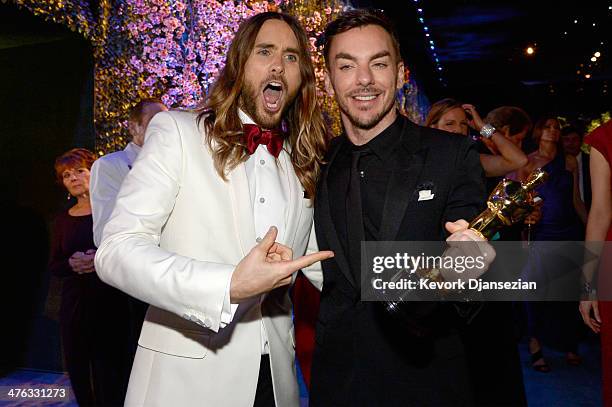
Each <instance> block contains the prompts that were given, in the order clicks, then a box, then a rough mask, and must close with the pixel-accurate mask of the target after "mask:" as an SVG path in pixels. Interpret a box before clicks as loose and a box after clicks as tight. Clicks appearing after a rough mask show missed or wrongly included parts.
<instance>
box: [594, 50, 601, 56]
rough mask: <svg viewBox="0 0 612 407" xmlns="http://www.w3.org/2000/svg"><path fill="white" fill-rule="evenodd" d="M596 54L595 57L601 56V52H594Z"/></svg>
mask: <svg viewBox="0 0 612 407" xmlns="http://www.w3.org/2000/svg"><path fill="white" fill-rule="evenodd" d="M593 55H594V56H595V58H599V57H600V56H601V52H599V51H597V52H596V53H595V54H593Z"/></svg>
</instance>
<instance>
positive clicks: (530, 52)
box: [525, 47, 535, 55]
mask: <svg viewBox="0 0 612 407" xmlns="http://www.w3.org/2000/svg"><path fill="white" fill-rule="evenodd" d="M525 52H526V53H527V55H533V53H534V52H535V50H534V49H533V47H527V49H526V50H525Z"/></svg>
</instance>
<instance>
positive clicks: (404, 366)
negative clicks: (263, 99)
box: [310, 116, 485, 407]
mask: <svg viewBox="0 0 612 407" xmlns="http://www.w3.org/2000/svg"><path fill="white" fill-rule="evenodd" d="M356 148H357V149H365V150H366V151H367V152H368V154H366V156H365V159H364V160H363V163H364V164H363V165H361V166H360V170H363V174H362V182H361V184H360V185H361V196H362V207H363V229H364V237H365V240H381V241H384V240H387V241H388V240H396V241H432V240H433V241H439V240H444V239H445V238H446V236H447V233H446V231H445V228H444V223H445V222H446V221H455V220H457V219H466V220H469V219H471V218H473V217H474V216H475V215H477V214H478V213H479V212H480V210H482V208H483V207H484V203H485V186H484V182H483V171H482V167H481V165H480V160H479V156H478V152H477V151H476V149H475V148H474V146H473V143H471V141H470V140H469V138H468V137H460V136H457V135H453V134H450V133H447V132H442V131H438V130H435V129H430V128H424V127H420V126H416V125H414V124H413V123H411V122H410V121H409V120H408V119H406V118H404V117H402V116H399V117H398V118H397V120H396V121H395V122H394V123H393V124H392V125H391V126H389V127H388V128H387V129H386V130H384V131H383V132H381V133H380V134H379V135H378V136H377V137H375V138H374V139H373V140H371V141H370V142H369V143H367V144H366V145H365V147H356V146H354V145H353V144H352V143H351V142H350V141H349V140H348V139H347V137H346V136H344V135H343V136H340V137H338V138H336V139H334V140H333V141H332V143H331V146H330V150H329V152H328V156H327V159H326V162H327V163H328V164H327V165H326V166H325V168H324V170H323V173H322V177H321V182H320V185H319V189H318V193H317V198H316V201H315V215H314V219H315V230H316V235H317V241H318V245H319V249H320V250H333V251H334V252H335V257H334V258H332V259H329V260H325V261H324V262H323V273H324V286H323V291H322V294H321V308H320V312H319V320H318V321H317V327H316V335H315V353H314V359H313V367H312V383H311V393H310V402H311V405H312V406H326V407H327V406H351V407H353V406H368V407H371V406H385V407H390V406H419V407H421V406H442V405H453V406H454V405H469V404H472V400H473V399H472V395H471V387H470V384H469V379H468V378H467V367H466V365H467V363H466V360H465V350H464V346H463V343H462V341H461V338H460V335H459V332H460V330H461V328H462V327H463V326H464V325H465V324H466V323H467V319H469V318H470V317H471V316H472V315H473V314H474V307H473V306H472V305H470V304H467V305H466V304H453V303H431V302H430V303H423V302H421V303H417V302H415V303H411V304H408V305H409V307H410V313H411V315H412V318H411V320H410V321H403V320H401V319H397V317H394V316H389V315H388V314H387V313H386V312H385V311H384V310H383V307H382V304H381V303H374V302H361V301H360V299H359V298H360V283H359V279H360V278H359V275H360V272H359V270H355V268H356V267H357V265H358V263H356V262H355V256H354V255H353V254H351V255H350V256H349V255H347V251H348V248H349V246H350V239H349V238H350V237H349V236H348V231H349V230H355V228H354V227H352V226H355V225H347V224H346V223H347V217H346V207H345V206H344V205H345V200H346V196H347V187H346V185H347V184H348V183H349V181H350V175H349V174H350V156H351V153H352V151H354V150H355V149H356ZM347 160H348V162H347ZM360 163H361V161H360ZM347 166H349V168H348V169H347ZM423 189H427V190H430V191H431V193H432V194H434V199H431V200H422V201H418V197H419V194H418V191H419V190H423ZM347 240H349V241H348V242H347ZM356 264H357V265H356Z"/></svg>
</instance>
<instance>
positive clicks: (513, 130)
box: [484, 106, 532, 136]
mask: <svg viewBox="0 0 612 407" xmlns="http://www.w3.org/2000/svg"><path fill="white" fill-rule="evenodd" d="M484 121H485V123H489V124H491V125H492V126H493V127H495V128H498V129H501V128H502V127H504V126H508V128H509V129H510V135H511V136H512V135H515V134H518V133H520V132H521V131H523V130H525V129H527V131H529V130H530V129H531V126H532V123H531V119H530V118H529V115H528V114H527V113H526V112H525V111H524V110H523V109H521V108H520V107H516V106H501V107H498V108H496V109H493V110H491V111H490V112H489V114H488V115H487V117H485V120H484Z"/></svg>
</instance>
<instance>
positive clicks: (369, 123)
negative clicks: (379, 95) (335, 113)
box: [336, 93, 395, 130]
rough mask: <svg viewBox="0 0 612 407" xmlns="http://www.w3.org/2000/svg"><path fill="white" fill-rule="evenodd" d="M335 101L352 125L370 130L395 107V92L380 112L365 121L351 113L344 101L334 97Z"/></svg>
mask: <svg viewBox="0 0 612 407" xmlns="http://www.w3.org/2000/svg"><path fill="white" fill-rule="evenodd" d="M336 102H337V103H338V107H339V108H340V111H341V112H342V113H344V114H345V115H346V117H347V118H348V119H349V121H350V122H351V124H352V125H353V126H354V127H357V128H359V129H362V130H370V129H372V128H374V127H375V126H376V125H377V124H378V123H380V121H381V120H382V119H383V118H384V117H385V116H386V115H387V114H388V113H389V112H390V111H391V110H392V109H394V108H395V93H394V96H393V98H391V99H390V101H389V104H388V105H384V106H383V109H382V110H381V111H380V113H378V114H376V115H375V116H374V117H373V118H371V119H368V120H366V121H364V120H361V119H360V118H359V117H355V116H353V115H351V113H350V111H349V109H348V106H347V105H346V104H345V103H344V101H342V100H340V98H336Z"/></svg>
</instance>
